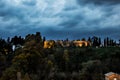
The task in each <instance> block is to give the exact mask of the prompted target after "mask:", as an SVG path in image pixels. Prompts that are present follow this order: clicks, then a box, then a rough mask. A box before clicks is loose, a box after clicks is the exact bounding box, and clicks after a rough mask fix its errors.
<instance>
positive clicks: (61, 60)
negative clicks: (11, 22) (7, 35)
mask: <svg viewBox="0 0 120 80" xmlns="http://www.w3.org/2000/svg"><path fill="white" fill-rule="evenodd" d="M16 40H17V42H16ZM96 41H97V40H96V38H95V40H94V42H96ZM0 44H1V46H0V47H1V48H0V80H17V73H18V72H20V73H21V78H22V80H62V79H63V80H104V74H105V73H107V72H111V71H112V72H116V73H120V64H119V62H120V47H119V46H114V47H112V46H111V47H110V46H109V47H97V48H96V47H81V48H80V47H74V48H73V47H69V48H63V47H53V48H50V49H44V48H43V40H42V38H41V35H40V33H36V34H29V35H27V36H26V38H25V39H23V38H21V37H14V38H13V39H12V40H11V41H10V40H9V39H8V40H7V41H5V40H3V39H1V40H0ZM12 45H15V46H17V48H16V49H15V51H13V50H12ZM97 45H98V44H97ZM18 46H19V47H18ZM94 46H96V44H94Z"/></svg>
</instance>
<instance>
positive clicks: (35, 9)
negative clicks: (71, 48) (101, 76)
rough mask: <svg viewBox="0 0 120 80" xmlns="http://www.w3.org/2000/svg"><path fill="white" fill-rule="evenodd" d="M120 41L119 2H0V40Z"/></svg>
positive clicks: (89, 0) (4, 0)
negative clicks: (28, 36) (38, 34)
mask: <svg viewBox="0 0 120 80" xmlns="http://www.w3.org/2000/svg"><path fill="white" fill-rule="evenodd" d="M36 31H39V32H41V34H42V35H43V36H46V37H47V39H65V38H70V39H79V38H82V37H88V36H100V37H106V36H109V37H113V38H120V0H0V36H1V37H4V38H5V37H8V36H14V35H22V36H25V35H26V34H28V33H35V32H36Z"/></svg>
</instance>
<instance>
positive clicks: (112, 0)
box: [77, 0, 120, 5]
mask: <svg viewBox="0 0 120 80" xmlns="http://www.w3.org/2000/svg"><path fill="white" fill-rule="evenodd" d="M77 2H78V3H79V4H83V3H84V4H91V3H93V4H96V5H103V4H106V5H115V4H120V0H77Z"/></svg>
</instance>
